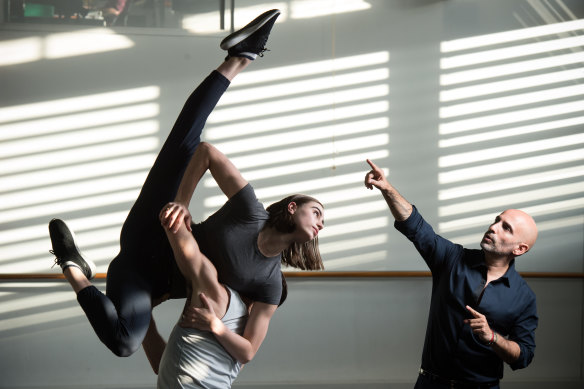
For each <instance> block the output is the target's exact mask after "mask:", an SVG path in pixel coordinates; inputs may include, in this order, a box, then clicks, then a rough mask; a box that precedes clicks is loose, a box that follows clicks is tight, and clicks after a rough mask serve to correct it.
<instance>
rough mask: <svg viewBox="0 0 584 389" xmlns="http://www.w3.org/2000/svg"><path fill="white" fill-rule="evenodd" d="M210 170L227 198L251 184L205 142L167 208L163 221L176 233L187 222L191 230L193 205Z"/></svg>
mask: <svg viewBox="0 0 584 389" xmlns="http://www.w3.org/2000/svg"><path fill="white" fill-rule="evenodd" d="M207 170H209V172H211V175H212V176H213V178H214V179H215V181H216V182H217V185H219V188H221V190H222V191H223V193H225V195H226V196H227V198H231V197H233V196H234V195H235V194H236V193H237V192H239V191H240V190H241V189H242V188H243V187H244V186H246V185H247V181H246V180H245V179H244V178H243V176H242V175H241V173H240V172H239V170H238V169H237V168H236V167H235V165H233V163H232V162H231V161H230V160H229V159H228V158H227V157H226V156H225V154H223V153H222V152H221V151H219V150H218V149H217V148H216V147H215V146H213V145H211V144H210V143H207V142H201V143H200V144H199V145H198V146H197V148H196V150H195V153H194V154H193V156H192V158H191V160H190V162H189V164H188V166H187V169H186V170H185V174H184V176H183V178H182V180H181V183H180V186H179V188H178V192H177V195H176V197H175V199H174V202H171V203H168V204H167V206H166V207H165V209H166V210H167V215H166V217H165V218H164V220H162V218H161V220H162V222H163V226H165V227H169V228H170V229H171V231H172V232H175V233H176V231H178V229H179V227H180V225H181V224H182V222H183V221H184V222H185V223H186V225H187V229H189V230H190V223H191V215H190V212H189V210H188V208H189V204H190V202H191V198H192V196H193V193H194V192H195V188H196V187H197V185H198V183H199V181H200V180H201V178H202V177H203V175H204V174H205V172H206V171H207ZM163 211H164V210H163ZM161 215H162V214H161Z"/></svg>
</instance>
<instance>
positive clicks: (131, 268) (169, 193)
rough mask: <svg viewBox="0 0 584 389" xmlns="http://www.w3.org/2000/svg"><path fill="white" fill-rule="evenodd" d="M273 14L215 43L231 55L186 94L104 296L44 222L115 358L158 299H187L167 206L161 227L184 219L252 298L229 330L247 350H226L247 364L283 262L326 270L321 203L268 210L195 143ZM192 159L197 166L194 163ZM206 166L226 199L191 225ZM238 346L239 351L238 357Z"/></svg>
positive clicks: (89, 270)
mask: <svg viewBox="0 0 584 389" xmlns="http://www.w3.org/2000/svg"><path fill="white" fill-rule="evenodd" d="M279 14H280V11H279V10H271V11H268V12H265V13H264V14H262V15H260V16H259V17H257V18H256V19H254V20H253V21H252V22H250V23H249V24H248V25H246V26H245V27H243V28H242V29H241V30H239V31H236V32H234V33H233V34H231V35H229V36H228V37H227V38H225V39H224V40H223V41H222V42H221V48H223V49H224V50H227V53H228V55H227V57H226V59H225V61H224V62H223V63H222V64H221V65H219V67H218V68H217V69H216V70H215V71H213V72H212V73H211V74H210V75H209V76H208V77H207V78H206V79H205V80H204V81H203V82H202V83H201V84H200V85H199V86H198V87H197V88H196V89H195V91H194V92H193V93H192V94H191V96H190V97H189V98H188V100H187V102H186V103H185V106H184V108H183V109H182V111H181V113H180V115H179V117H178V119H177V121H176V123H175V125H174V127H173V128H172V130H171V132H170V134H169V136H168V139H167V140H166V142H165V143H164V145H163V147H162V149H161V151H160V153H159V155H158V157H157V159H156V161H155V163H154V165H153V167H152V169H151V170H150V172H149V174H148V177H147V178H146V181H145V183H144V186H143V187H142V190H141V192H140V195H139V197H138V199H137V200H136V202H135V204H134V206H133V207H132V209H131V210H130V213H129V215H128V217H127V219H126V221H125V222H124V225H123V227H122V232H121V236H120V253H119V254H118V255H117V256H116V257H115V258H114V259H113V260H112V262H111V263H110V265H109V268H108V271H107V283H106V293H105V294H103V293H102V292H100V291H99V290H98V289H97V288H95V286H93V285H92V284H91V282H90V280H91V279H92V278H93V277H94V275H95V265H94V264H93V263H92V262H91V261H90V260H88V259H85V258H83V257H82V256H81V255H80V253H79V250H78V248H77V246H76V244H75V240H74V237H73V233H72V232H71V231H70V230H69V228H68V227H67V225H66V224H65V223H64V222H63V221H62V220H60V219H53V220H52V221H51V222H50V223H49V233H50V236H51V242H52V245H53V250H52V252H53V254H54V255H55V256H56V263H57V264H59V265H60V266H61V268H62V269H63V273H64V274H65V277H66V279H67V280H68V281H69V283H70V284H71V286H72V287H73V290H74V291H75V293H76V294H77V301H78V302H79V304H80V306H81V307H82V309H83V310H84V312H85V314H86V316H87V317H88V319H89V321H90V323H91V325H92V326H93V328H94V330H95V332H96V334H97V335H98V337H99V339H100V340H101V341H102V342H103V343H104V344H105V345H106V346H107V347H108V348H109V349H110V350H111V351H112V352H113V353H114V354H116V355H118V356H128V355H131V354H133V353H134V352H135V351H136V350H137V349H138V348H139V347H140V344H141V343H142V341H143V340H144V337H145V335H146V333H147V331H148V328H149V324H150V320H151V314H152V306H153V302H154V301H160V300H164V298H166V297H167V296H168V297H170V298H182V297H186V295H187V292H186V284H185V281H184V278H183V277H182V275H181V273H180V271H179V269H178V267H177V264H176V262H175V260H174V257H173V252H172V248H171V246H170V244H169V241H168V239H167V236H166V233H165V230H164V227H163V226H161V222H160V220H159V213H160V210H161V209H162V208H163V206H164V205H165V204H168V203H170V204H169V206H168V207H166V208H169V207H170V210H169V211H168V215H167V216H168V218H167V219H166V218H165V219H164V220H165V223H166V225H165V227H166V228H168V229H170V230H171V231H173V232H177V233H178V231H180V227H181V225H182V223H183V222H184V223H185V227H186V228H188V229H189V230H192V233H193V235H194V237H195V239H196V240H197V243H198V245H199V247H200V249H201V252H202V253H203V254H204V255H205V256H206V257H207V258H209V259H210V260H211V261H212V262H213V264H214V265H215V267H216V268H217V272H218V275H219V281H220V282H221V283H223V284H226V285H228V286H229V287H231V288H232V289H234V290H236V291H237V292H238V293H240V294H241V295H242V296H245V297H246V298H249V299H250V300H251V301H253V306H252V308H251V311H250V315H249V320H248V323H247V325H246V327H245V331H244V334H243V337H239V336H236V335H237V334H234V333H233V332H226V335H225V337H227V338H228V339H231V341H234V342H241V343H242V344H244V346H245V347H243V348H242V347H233V350H229V352H230V353H232V352H233V353H232V355H233V356H234V357H235V358H236V359H238V360H241V361H243V362H245V361H248V360H251V358H253V355H255V352H256V351H257V349H258V348H259V345H260V344H261V342H262V341H263V339H264V337H265V335H266V333H267V329H268V324H269V321H270V319H271V317H272V315H273V313H274V312H275V310H276V308H277V306H278V304H280V303H281V300H282V297H284V296H285V280H284V278H283V275H282V273H281V263H285V264H286V265H289V266H293V267H297V268H300V269H308V270H316V269H322V268H323V265H322V260H321V257H320V253H319V250H318V239H317V235H318V232H319V230H320V229H322V228H323V226H324V225H323V223H324V220H323V206H322V204H320V203H319V202H318V201H316V200H315V199H313V198H311V197H308V196H302V195H298V196H297V195H293V196H289V197H287V198H285V199H282V200H281V201H279V202H277V203H275V204H272V205H271V206H270V207H268V208H267V211H266V210H265V209H264V208H263V206H262V204H261V203H260V202H259V201H258V200H257V198H256V196H255V192H254V190H253V188H252V187H251V185H249V184H248V183H247V181H245V180H244V179H243V178H242V177H241V174H240V173H239V171H237V169H236V168H234V167H233V165H232V164H231V163H228V164H227V165H223V162H225V161H227V162H228V160H227V158H225V156H223V155H222V154H221V153H219V152H218V150H217V149H215V148H214V147H212V146H211V145H209V144H206V143H202V144H201V143H200V136H201V133H202V130H203V127H204V125H205V122H206V120H207V117H208V116H209V114H210V113H211V112H212V110H213V109H214V107H215V105H216V104H217V102H218V100H219V98H220V97H221V96H222V94H223V93H224V92H225V90H226V89H227V87H228V86H229V84H230V81H231V80H233V78H234V77H235V76H236V75H237V74H239V73H240V72H241V71H242V70H243V69H245V68H246V67H247V66H248V65H249V64H250V63H251V61H253V60H255V59H256V58H257V57H258V56H262V55H263V52H264V51H265V50H266V49H265V43H266V42H267V39H268V36H269V33H270V31H271V29H272V27H273V24H274V22H275V20H276V18H277V17H278V15H279ZM198 157H202V162H201V161H196V160H197V158H198ZM215 158H219V160H215ZM218 162H219V163H218ZM221 166H223V167H221ZM224 166H228V168H227V169H225V168H224ZM216 168H218V169H216ZM207 169H209V170H210V172H211V173H212V174H213V175H214V176H215V179H216V180H217V182H218V184H219V187H220V188H221V189H222V190H223V192H224V193H225V194H226V196H227V198H228V201H227V202H226V203H225V205H224V206H223V207H222V208H221V209H220V210H219V211H217V212H216V213H215V214H214V215H212V216H211V217H209V218H208V219H207V220H206V221H204V222H203V223H201V224H197V225H191V224H190V221H191V216H190V214H189V213H188V205H189V201H190V198H191V196H192V194H193V191H194V188H195V187H196V184H197V182H198V180H199V179H200V178H201V176H202V174H203V173H204V171H206V170H207ZM183 177H184V179H183ZM165 212H166V211H165ZM234 242H237V244H238V245H239V246H235V244H234ZM187 313H188V312H187ZM187 317H190V318H193V317H194V316H190V315H188V314H187ZM230 335H233V337H230ZM243 349H245V352H244V353H241V355H234V354H237V353H238V352H240V351H241V350H243Z"/></svg>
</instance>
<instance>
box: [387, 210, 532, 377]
mask: <svg viewBox="0 0 584 389" xmlns="http://www.w3.org/2000/svg"><path fill="white" fill-rule="evenodd" d="M395 228H397V229H398V230H399V231H400V232H401V233H402V234H404V235H405V236H406V237H407V238H408V239H409V240H411V241H412V242H413V243H414V245H415V246H416V248H417V249H418V251H419V252H420V254H421V255H422V257H423V258H424V261H426V263H427V264H428V267H429V268H430V271H431V272H432V296H431V303H430V313H429V317H428V326H427V328H426V339H425V341H424V351H423V354H422V368H423V369H424V370H427V371H430V372H432V373H434V374H437V375H440V376H442V377H445V378H448V379H454V380H463V381H471V382H478V383H480V382H489V381H496V380H498V379H500V378H502V377H503V361H502V360H501V359H500V358H499V357H498V356H497V355H496V354H495V352H494V351H493V350H492V349H491V347H490V346H487V345H485V344H483V343H482V342H481V341H480V340H479V339H478V338H476V337H475V336H474V334H473V333H472V331H471V329H470V326H469V325H468V324H464V323H463V320H464V319H467V318H470V317H471V315H470V313H469V312H468V311H467V309H466V305H468V306H470V307H472V308H473V309H475V310H476V311H478V312H480V313H482V314H483V315H485V316H486V318H487V321H488V322H489V326H490V327H491V329H493V330H494V331H496V332H497V333H498V334H499V335H503V336H506V337H508V339H509V340H512V341H514V342H516V343H517V344H518V345H519V348H520V349H521V354H520V356H519V358H518V359H517V361H515V362H514V363H512V364H511V365H510V366H511V368H512V369H513V370H515V369H521V368H524V367H526V366H527V365H529V363H530V362H531V360H532V359H533V354H534V350H535V329H536V327H537V322H538V317H537V312H536V304H535V294H534V293H533V291H532V290H531V289H530V288H529V286H528V285H527V283H526V282H525V281H524V280H523V278H521V276H520V275H519V274H518V273H517V271H516V270H515V265H514V263H513V262H512V263H511V265H510V266H509V269H508V270H507V272H506V273H505V275H504V276H502V277H501V278H499V279H497V280H494V281H491V282H490V283H489V284H488V285H487V287H486V288H485V287H484V286H485V283H486V273H487V268H486V264H485V257H484V253H483V251H482V250H472V249H465V248H463V247H462V246H461V245H458V244H454V243H452V242H450V241H449V240H447V239H444V238H443V237H441V236H439V235H437V234H436V233H435V232H434V230H433V229H432V227H431V226H430V225H429V224H428V223H427V222H426V221H425V220H424V219H423V218H422V216H421V215H420V213H419V212H418V211H417V209H416V208H415V207H414V209H413V212H412V214H411V215H410V217H409V218H408V219H407V220H405V221H403V222H397V221H396V222H395ZM483 289H484V292H483Z"/></svg>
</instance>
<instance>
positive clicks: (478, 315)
mask: <svg viewBox="0 0 584 389" xmlns="http://www.w3.org/2000/svg"><path fill="white" fill-rule="evenodd" d="M466 309H467V311H469V312H470V313H471V314H472V315H473V316H474V317H476V318H479V317H481V316H483V314H482V313H479V312H477V311H475V310H474V309H472V308H471V307H469V306H468V305H467V306H466Z"/></svg>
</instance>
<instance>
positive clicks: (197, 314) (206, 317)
mask: <svg viewBox="0 0 584 389" xmlns="http://www.w3.org/2000/svg"><path fill="white" fill-rule="evenodd" d="M201 300H202V302H203V305H205V307H204V308H193V307H189V308H188V309H187V310H185V314H184V316H183V320H182V322H181V326H183V327H194V328H198V329H201V330H204V331H210V332H212V333H213V334H214V335H215V338H216V339H217V341H218V342H219V343H221V345H222V346H223V347H224V348H225V349H226V350H227V352H229V354H231V356H232V357H234V358H235V359H237V360H238V361H239V362H240V363H242V364H246V363H248V362H249V361H251V360H252V359H253V358H254V356H255V355H256V353H257V351H258V350H259V348H260V346H261V345H262V343H263V341H264V339H265V338H266V335H267V333H268V327H269V324H270V320H271V318H272V316H273V315H274V312H276V309H277V308H278V307H277V306H276V305H272V304H265V303H260V302H254V303H253V305H252V309H251V312H250V314H249V318H248V321H247V324H246V326H245V330H244V332H243V336H240V335H238V334H236V333H234V332H233V331H231V330H229V329H228V328H227V327H225V325H224V324H223V322H222V321H221V319H219V317H218V315H217V314H216V313H215V312H213V310H212V309H210V308H209V304H207V303H206V302H205V300H206V296H204V295H202V296H201Z"/></svg>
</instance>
